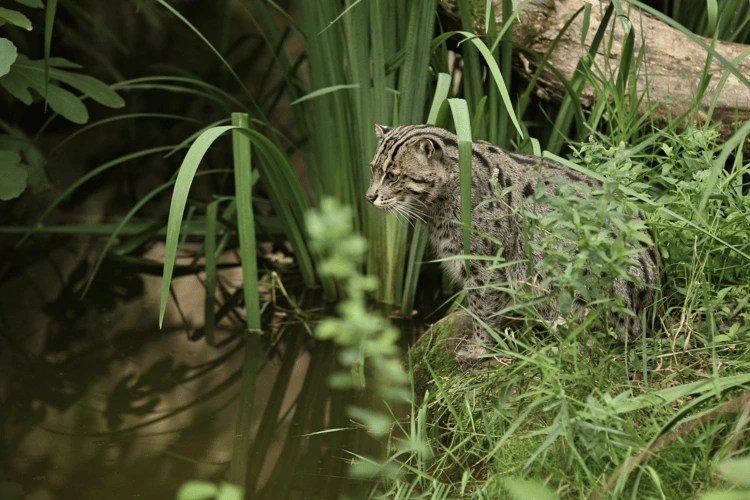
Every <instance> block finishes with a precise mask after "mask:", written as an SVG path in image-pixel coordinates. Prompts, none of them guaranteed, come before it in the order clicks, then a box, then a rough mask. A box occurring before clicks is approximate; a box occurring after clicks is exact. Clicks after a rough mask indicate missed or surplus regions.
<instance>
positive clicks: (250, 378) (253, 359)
mask: <svg viewBox="0 0 750 500" xmlns="http://www.w3.org/2000/svg"><path fill="white" fill-rule="evenodd" d="M232 125H233V126H234V127H235V128H234V129H233V130H232V150H233V156H234V183H235V198H236V203H237V226H238V230H239V238H240V256H241V259H242V283H243V291H244V296H245V311H246V316H245V326H246V330H245V341H246V344H245V363H244V365H243V367H242V380H241V382H240V400H239V408H238V409H237V421H236V425H235V433H234V440H233V442H232V460H231V462H230V465H229V480H230V481H231V482H233V483H234V484H237V485H239V486H241V487H243V488H244V487H245V483H246V477H247V468H248V467H247V461H248V458H249V455H248V450H249V449H250V427H251V417H252V409H253V403H254V399H255V379H256V373H257V365H258V355H259V350H260V346H259V343H258V337H259V334H260V333H261V330H260V298H259V296H258V263H257V261H256V257H255V255H256V253H255V219H254V216H253V198H252V195H253V193H252V187H253V185H252V156H251V153H250V139H249V138H248V137H247V135H245V134H244V133H243V131H245V130H247V129H248V126H249V125H250V120H249V118H248V115H247V114H244V113H232ZM196 142H197V141H196Z"/></svg>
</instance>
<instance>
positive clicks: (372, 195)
mask: <svg viewBox="0 0 750 500" xmlns="http://www.w3.org/2000/svg"><path fill="white" fill-rule="evenodd" d="M377 197H378V193H377V192H373V191H368V192H367V194H366V195H365V198H367V201H369V202H370V203H373V202H375V199H376V198H377Z"/></svg>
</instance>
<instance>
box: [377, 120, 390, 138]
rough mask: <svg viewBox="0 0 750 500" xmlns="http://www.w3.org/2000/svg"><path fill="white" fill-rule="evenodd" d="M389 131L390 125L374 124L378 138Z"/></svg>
mask: <svg viewBox="0 0 750 500" xmlns="http://www.w3.org/2000/svg"><path fill="white" fill-rule="evenodd" d="M390 131H391V127H387V126H385V125H378V124H377V123H376V124H375V133H376V134H377V136H378V139H382V138H383V137H384V136H385V134H387V133H388V132H390Z"/></svg>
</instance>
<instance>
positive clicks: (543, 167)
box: [366, 125, 661, 361]
mask: <svg viewBox="0 0 750 500" xmlns="http://www.w3.org/2000/svg"><path fill="white" fill-rule="evenodd" d="M375 129H376V133H377V135H378V137H379V139H380V141H379V143H378V147H377V150H376V151H375V156H374V158H373V160H372V162H371V163H370V166H371V168H372V174H371V177H370V187H369V189H368V190H367V194H366V198H367V200H368V201H369V202H370V203H372V204H373V205H374V206H375V207H377V208H379V209H382V210H385V211H388V212H393V213H397V214H399V213H400V214H402V215H405V216H406V217H408V218H410V219H420V220H423V222H425V223H426V225H427V229H428V233H429V239H430V241H431V243H432V246H433V247H434V249H435V251H436V253H437V257H438V258H439V259H444V258H446V257H450V256H456V255H463V254H464V249H463V230H462V226H461V225H460V224H459V223H458V222H457V221H460V220H461V197H460V189H459V184H460V183H459V166H458V140H457V137H456V135H454V134H453V133H451V132H449V131H448V130H445V129H442V128H439V127H435V126H431V125H405V126H399V127H386V126H382V125H376V126H375ZM550 178H555V179H562V181H564V182H565V183H566V184H570V185H572V186H573V187H575V186H576V185H583V184H585V185H588V186H589V187H591V188H598V187H601V183H600V182H599V181H598V180H596V179H594V178H592V177H589V176H586V175H584V174H581V173H579V172H577V171H575V170H573V169H571V168H569V167H567V166H565V165H562V164H560V163H556V162H552V161H549V160H543V159H541V158H539V157H536V156H532V155H526V154H519V153H511V152H508V151H505V150H502V149H500V148H498V147H496V146H494V145H492V144H490V143H488V142H485V141H474V142H473V144H472V185H471V193H472V196H471V198H472V199H471V207H472V211H471V225H472V228H474V229H475V231H472V235H471V254H472V255H482V256H490V257H494V256H496V255H497V254H498V252H500V251H502V257H503V259H504V262H505V263H509V264H506V265H505V266H504V267H501V268H497V267H493V268H491V264H492V262H491V261H490V260H471V261H470V264H469V266H470V269H469V272H468V273H467V272H466V269H465V261H464V260H463V259H453V260H446V261H443V263H442V265H443V267H444V269H445V270H446V271H447V272H448V273H449V274H450V276H451V277H452V278H453V279H454V280H455V281H456V282H457V283H458V284H460V285H461V286H463V287H464V288H465V289H466V290H467V295H468V302H469V310H470V311H471V312H472V313H473V314H474V315H475V316H476V317H478V318H479V319H480V320H481V321H482V322H484V323H485V324H486V325H488V326H489V327H491V328H494V329H499V327H500V326H501V324H502V322H503V318H501V317H499V316H498V315H496V313H497V312H498V311H500V310H502V309H503V308H504V307H505V306H506V305H508V300H509V295H508V294H507V293H505V292H503V291H502V290H501V289H500V287H491V286H489V287H488V286H484V285H485V284H487V283H507V284H509V285H505V286H519V285H521V284H527V283H529V282H530V281H531V284H532V286H535V285H538V284H539V283H541V281H542V280H543V277H542V276H540V274H539V273H538V272H537V271H533V272H532V274H534V276H532V277H531V278H530V277H529V276H528V271H529V269H535V267H536V264H538V263H539V261H540V260H541V259H542V258H543V256H542V255H541V254H540V253H539V252H538V251H533V252H531V261H532V264H533V266H531V267H530V266H529V265H528V254H527V246H526V245H525V244H524V235H523V234H524V233H523V230H524V229H523V225H524V215H523V214H524V211H527V212H528V211H533V212H534V213H537V214H540V213H541V214H544V213H548V212H550V211H551V208H550V207H549V206H547V205H539V204H536V203H535V202H532V201H531V200H530V198H531V197H532V195H533V194H534V193H535V190H536V186H537V185H538V184H539V182H544V183H545V184H546V185H547V187H546V188H545V189H546V193H547V194H549V193H550V192H552V193H556V191H555V190H556V189H557V188H556V187H554V184H553V183H549V184H548V182H547V181H548V180H549V179H550ZM556 182H559V181H556ZM500 193H504V194H502V195H500ZM481 235H487V236H489V237H490V238H487V237H484V236H481ZM493 240H494V241H493ZM652 241H653V240H652ZM498 243H499V244H498ZM642 246H643V249H642V250H643V251H642V252H640V253H638V254H637V255H634V256H633V257H632V258H633V260H634V261H635V262H637V264H638V265H637V266H631V267H630V268H629V269H628V272H629V274H630V275H631V276H633V277H634V278H636V280H635V281H627V280H622V279H615V280H614V285H613V294H615V295H616V296H621V297H622V298H623V300H624V305H625V307H627V308H628V309H629V310H630V311H632V312H634V313H635V316H632V315H629V314H625V313H619V314H615V313H613V314H611V315H610V318H609V321H610V325H611V326H612V327H613V328H614V329H615V330H616V331H617V335H618V337H619V338H620V339H621V340H623V341H625V340H628V341H632V340H633V339H635V338H636V337H637V336H638V335H639V334H640V333H641V318H642V316H643V315H644V314H645V312H646V310H647V308H648V307H649V306H650V305H651V304H652V303H653V302H654V300H655V285H656V284H657V283H658V279H659V269H660V266H661V261H660V260H659V257H658V254H657V253H656V251H655V249H654V246H653V244H651V245H646V244H642ZM570 251H571V252H575V249H570ZM514 284H515V285H514ZM537 288H539V287H538V286H537ZM544 292H546V291H545V290H542V291H540V292H538V294H539V295H541V294H543V293H544ZM534 307H535V309H536V310H537V312H538V313H539V314H540V316H541V317H543V318H545V319H546V320H548V321H550V322H552V324H553V325H554V324H555V322H556V321H559V319H560V313H559V310H558V305H557V304H556V302H555V301H553V300H547V301H542V302H540V303H539V304H537V305H535V306H534ZM582 308H583V304H582V303H581V301H580V300H576V301H575V303H574V304H573V307H572V310H573V311H574V312H575V311H577V310H578V311H580V309H582ZM472 322H473V325H472V328H473V332H472V344H473V345H470V346H466V347H463V348H462V349H461V350H460V351H459V352H458V353H457V358H458V359H459V360H460V361H474V360H476V359H478V358H479V357H481V355H482V354H485V353H486V352H487V349H486V346H487V345H490V344H491V340H492V337H491V336H490V335H489V333H488V332H487V329H486V328H485V327H484V326H483V325H482V323H481V322H480V321H477V320H476V319H473V321H472Z"/></svg>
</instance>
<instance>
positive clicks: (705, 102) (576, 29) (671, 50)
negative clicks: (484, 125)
mask: <svg viewBox="0 0 750 500" xmlns="http://www.w3.org/2000/svg"><path fill="white" fill-rule="evenodd" d="M515 1H516V4H520V3H522V0H515ZM493 2H494V6H495V13H496V19H495V22H496V23H497V26H498V31H499V30H500V29H502V23H503V20H502V0H493ZM585 3H586V2H585V1H584V0H530V1H529V2H528V3H527V5H526V6H525V7H524V8H523V10H522V11H521V12H520V13H519V16H518V20H517V21H516V22H515V24H514V25H513V41H514V42H515V43H516V44H518V45H520V46H525V47H528V48H530V49H531V50H533V51H534V52H536V53H537V54H539V55H540V56H541V55H544V54H546V53H547V52H548V50H549V49H550V47H551V46H552V44H553V41H554V40H555V38H556V37H557V36H558V34H559V33H560V31H561V30H562V29H563V26H564V25H565V24H566V23H567V22H568V21H569V20H570V19H571V18H572V17H573V16H574V15H576V13H577V12H578V11H579V10H580V9H581V8H582V7H584V4H585ZM589 3H592V6H591V15H590V19H589V26H588V30H587V34H586V37H585V41H584V43H581V38H582V34H583V32H584V16H583V14H582V13H579V14H578V15H577V16H576V18H575V19H574V20H573V22H572V23H571V25H570V26H569V28H568V30H567V31H566V32H565V33H564V34H563V36H562V38H561V39H560V41H559V43H558V45H557V46H556V47H555V49H554V51H553V52H552V54H551V55H550V57H549V60H548V63H549V64H550V65H551V66H553V67H554V68H555V69H556V70H557V71H558V72H559V73H560V74H561V75H562V77H563V78H565V79H566V80H568V81H570V80H572V79H573V75H574V72H575V69H576V65H577V64H578V61H579V59H580V58H581V57H582V56H584V55H585V54H587V53H588V50H589V47H590V45H591V42H592V40H593V38H594V36H595V33H596V31H597V29H598V28H599V25H600V23H601V21H602V16H603V14H604V11H605V9H606V8H607V7H608V6H609V1H602V2H598V1H593V2H589ZM620 3H621V5H622V8H623V10H624V13H625V15H626V16H627V17H626V20H629V21H630V23H627V22H621V21H623V20H625V18H622V17H618V16H616V15H615V16H612V20H611V21H610V22H609V25H608V26H607V30H606V34H605V37H604V40H606V41H607V43H602V45H601V46H600V48H599V50H598V51H597V53H596V56H595V64H597V65H598V67H599V68H602V69H604V70H605V71H613V72H616V71H617V69H618V68H619V67H620V55H621V52H622V47H623V43H624V41H625V33H626V32H625V29H627V27H629V26H632V29H633V30H634V34H635V54H636V55H637V54H638V52H639V50H640V49H641V47H642V46H644V48H645V50H644V53H645V58H644V62H643V66H642V67H641V70H640V74H639V76H638V79H637V89H638V92H639V93H640V92H646V91H648V93H649V100H650V103H649V102H648V100H646V99H644V100H643V102H642V103H641V105H640V107H639V110H640V112H641V113H646V112H650V113H652V114H653V116H654V118H655V120H656V121H657V122H659V121H662V122H666V121H667V120H668V119H674V118H675V117H677V116H681V115H685V116H686V117H688V118H690V119H693V120H696V121H698V122H699V123H700V122H705V121H706V120H709V119H710V120H711V121H713V122H721V126H720V133H721V136H722V138H723V139H724V140H726V139H728V138H729V137H730V136H732V135H733V134H734V132H735V131H736V129H737V128H738V127H739V126H741V125H742V124H743V123H745V122H747V121H749V120H750V85H748V84H747V80H748V79H750V58H749V57H748V56H750V45H743V44H739V43H732V42H724V41H717V42H716V43H715V47H714V48H715V51H716V53H717V54H718V57H712V59H711V62H710V66H709V74H710V80H709V81H708V85H707V87H706V90H705V93H704V94H703V96H702V98H701V99H700V102H699V103H697V106H696V102H695V101H696V99H695V98H696V96H697V94H698V91H699V87H700V85H701V77H702V75H703V71H704V68H705V67H706V61H707V59H708V54H709V52H708V50H707V48H706V47H708V46H710V45H711V44H712V41H711V40H710V39H707V38H702V37H697V36H695V39H692V38H691V37H689V36H688V35H686V34H685V33H683V32H681V31H680V30H678V29H676V28H673V27H672V26H670V25H668V24H666V23H665V22H663V21H661V20H659V19H657V18H655V17H653V16H651V15H649V14H648V13H647V12H644V11H643V10H640V9H638V8H636V7H633V6H632V5H629V4H628V3H626V2H625V1H622V2H620ZM483 4H484V2H482V5H483ZM440 6H441V8H442V9H443V10H444V11H445V12H446V13H448V14H449V15H452V16H454V17H457V12H458V10H457V6H456V0H440ZM477 11H479V12H481V14H479V15H477V16H476V17H475V18H474V24H475V30H476V32H477V33H481V32H483V30H484V25H485V20H484V17H483V12H484V9H477ZM610 37H611V41H612V43H611V45H609V43H608V42H609V40H610ZM701 42H702V43H703V44H704V45H701ZM722 58H723V59H724V61H722V60H721V59H722ZM540 62H541V57H538V58H537V57H529V56H528V55H524V53H523V52H522V51H520V50H516V51H514V68H515V69H516V70H517V71H518V72H519V73H520V74H521V75H522V76H523V77H524V78H526V79H527V80H531V78H532V76H533V75H534V73H535V71H536V70H537V68H538V66H539V64H540ZM727 63H731V64H734V65H735V66H736V68H737V73H739V74H741V75H743V76H744V78H745V80H746V81H745V82H743V81H742V80H741V78H739V77H738V76H737V74H736V73H731V72H729V71H728V70H727V66H728V64H727ZM724 79H725V80H726V81H724V82H722V80H724ZM536 85H537V87H536V94H537V95H538V96H539V97H540V98H542V99H546V100H554V101H561V100H562V99H563V97H564V96H565V94H566V89H565V86H564V85H563V84H562V82H561V81H560V80H559V79H558V78H557V76H556V75H555V73H554V72H553V71H551V70H550V69H549V68H548V67H545V68H543V69H542V71H541V74H540V77H539V79H538V80H537V82H536ZM720 85H721V88H720V89H719V86H720ZM594 98H595V89H594V88H593V87H591V86H590V85H588V84H586V86H584V88H583V91H582V93H581V97H580V99H581V102H582V103H583V105H584V106H590V105H591V104H592V102H593V101H594ZM714 99H715V101H716V102H715V103H714V109H713V111H712V112H711V113H710V115H711V116H710V117H709V112H710V107H711V103H712V100H714ZM654 105H656V106H654ZM686 123H687V122H686V121H685V120H683V126H684V125H685V124H686ZM743 149H744V151H745V152H746V153H750V139H749V140H746V141H745V143H744V147H743Z"/></svg>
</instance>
